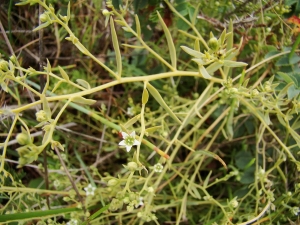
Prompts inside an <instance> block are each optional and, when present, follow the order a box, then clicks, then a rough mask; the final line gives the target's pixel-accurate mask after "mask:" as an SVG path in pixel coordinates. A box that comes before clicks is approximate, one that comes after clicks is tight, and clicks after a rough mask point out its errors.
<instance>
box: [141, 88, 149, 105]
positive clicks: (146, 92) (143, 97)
mask: <svg viewBox="0 0 300 225" xmlns="http://www.w3.org/2000/svg"><path fill="white" fill-rule="evenodd" d="M148 99H149V93H148V91H147V89H146V88H145V89H144V91H143V95H142V104H143V105H146V103H147V102H148Z"/></svg>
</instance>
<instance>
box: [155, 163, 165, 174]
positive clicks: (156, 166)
mask: <svg viewBox="0 0 300 225" xmlns="http://www.w3.org/2000/svg"><path fill="white" fill-rule="evenodd" d="M153 168H154V171H155V172H157V173H161V172H162V171H163V168H164V166H163V165H161V164H160V163H156V164H155V165H154V166H153Z"/></svg>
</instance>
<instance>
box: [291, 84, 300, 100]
mask: <svg viewBox="0 0 300 225" xmlns="http://www.w3.org/2000/svg"><path fill="white" fill-rule="evenodd" d="M299 93H300V90H299V89H296V87H295V85H292V86H290V88H289V89H288V99H289V100H290V99H292V98H294V97H295V96H297V95H299Z"/></svg>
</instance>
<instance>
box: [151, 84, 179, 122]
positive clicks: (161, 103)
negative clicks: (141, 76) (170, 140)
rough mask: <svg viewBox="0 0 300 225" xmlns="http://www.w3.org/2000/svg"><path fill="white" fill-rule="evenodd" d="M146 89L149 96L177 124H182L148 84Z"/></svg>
mask: <svg viewBox="0 0 300 225" xmlns="http://www.w3.org/2000/svg"><path fill="white" fill-rule="evenodd" d="M147 89H148V91H149V92H150V94H151V95H152V96H153V97H154V98H155V100H156V101H157V102H158V103H159V104H160V105H161V106H162V107H163V108H164V109H165V110H166V111H167V112H168V114H169V115H170V116H171V117H172V118H173V119H174V120H175V121H176V122H177V123H179V124H181V123H182V122H181V121H180V120H179V119H178V118H177V116H176V115H175V113H173V111H172V110H171V109H170V108H169V106H168V105H167V104H166V102H165V101H164V100H163V98H162V97H161V95H160V94H159V92H158V91H157V90H156V89H155V87H153V86H152V85H151V84H150V83H147Z"/></svg>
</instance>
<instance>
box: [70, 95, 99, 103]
mask: <svg viewBox="0 0 300 225" xmlns="http://www.w3.org/2000/svg"><path fill="white" fill-rule="evenodd" d="M72 102H75V103H79V104H83V105H93V104H95V103H96V100H94V99H86V98H84V97H80V96H77V97H74V98H72Z"/></svg>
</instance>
